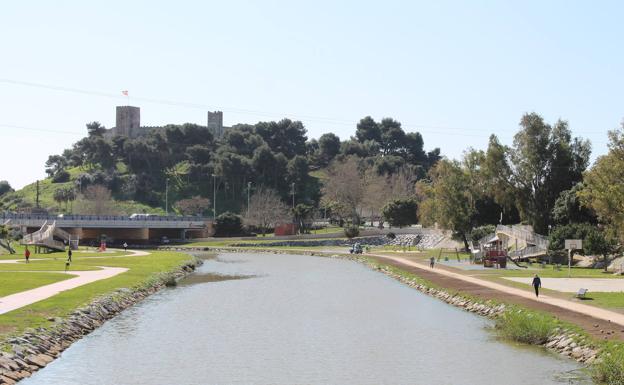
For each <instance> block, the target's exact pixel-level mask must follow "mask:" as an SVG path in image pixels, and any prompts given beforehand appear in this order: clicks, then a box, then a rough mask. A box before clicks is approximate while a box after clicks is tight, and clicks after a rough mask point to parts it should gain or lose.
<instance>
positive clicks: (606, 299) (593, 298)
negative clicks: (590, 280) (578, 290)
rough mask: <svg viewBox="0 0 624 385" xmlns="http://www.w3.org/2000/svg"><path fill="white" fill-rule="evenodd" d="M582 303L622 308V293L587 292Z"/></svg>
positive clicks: (623, 307)
mask: <svg viewBox="0 0 624 385" xmlns="http://www.w3.org/2000/svg"><path fill="white" fill-rule="evenodd" d="M570 294H572V293H570ZM583 303H584V304H587V305H592V306H599V307H604V308H607V309H620V310H624V293H623V292H619V293H617V292H614V293H609V292H593V293H592V292H588V293H587V297H586V299H585V300H583Z"/></svg>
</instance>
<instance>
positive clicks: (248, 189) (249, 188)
mask: <svg viewBox="0 0 624 385" xmlns="http://www.w3.org/2000/svg"><path fill="white" fill-rule="evenodd" d="M250 191H251V182H247V218H249V193H250Z"/></svg>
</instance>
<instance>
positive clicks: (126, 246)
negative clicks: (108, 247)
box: [123, 242, 128, 251]
mask: <svg viewBox="0 0 624 385" xmlns="http://www.w3.org/2000/svg"><path fill="white" fill-rule="evenodd" d="M123 247H124V251H128V244H127V243H126V242H124V244H123Z"/></svg>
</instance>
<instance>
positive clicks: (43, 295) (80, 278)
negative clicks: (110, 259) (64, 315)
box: [0, 267, 128, 314]
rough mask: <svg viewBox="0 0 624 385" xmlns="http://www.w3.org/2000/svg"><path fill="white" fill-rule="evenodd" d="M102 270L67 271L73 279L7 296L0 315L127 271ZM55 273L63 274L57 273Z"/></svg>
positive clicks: (116, 269)
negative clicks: (73, 276)
mask: <svg viewBox="0 0 624 385" xmlns="http://www.w3.org/2000/svg"><path fill="white" fill-rule="evenodd" d="M101 269H102V270H91V271H69V272H68V273H69V274H71V275H75V276H76V277H75V278H70V279H66V280H64V281H61V282H56V283H52V284H49V285H45V286H41V287H38V288H36V289H31V290H26V291H22V292H20V293H17V294H11V295H7V296H6V297H1V298H0V314H4V313H8V312H10V311H12V310H15V309H19V308H21V307H24V306H28V305H30V304H33V303H35V302H39V301H42V300H44V299H47V298H50V297H52V296H55V295H57V294H59V293H60V292H63V291H66V290H70V289H74V288H76V287H79V286H82V285H86V284H88V283H92V282H95V281H99V280H101V279H107V278H111V277H114V276H116V275H118V274H121V273H125V272H126V271H128V269H127V268H125V267H102V268H101ZM55 273H63V272H62V271H58V272H55Z"/></svg>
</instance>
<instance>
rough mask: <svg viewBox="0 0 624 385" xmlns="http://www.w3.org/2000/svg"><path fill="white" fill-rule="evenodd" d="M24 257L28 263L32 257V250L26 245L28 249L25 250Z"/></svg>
mask: <svg viewBox="0 0 624 385" xmlns="http://www.w3.org/2000/svg"><path fill="white" fill-rule="evenodd" d="M24 258H25V259H26V263H28V261H29V259H30V250H28V246H26V250H24Z"/></svg>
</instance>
